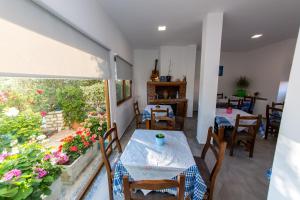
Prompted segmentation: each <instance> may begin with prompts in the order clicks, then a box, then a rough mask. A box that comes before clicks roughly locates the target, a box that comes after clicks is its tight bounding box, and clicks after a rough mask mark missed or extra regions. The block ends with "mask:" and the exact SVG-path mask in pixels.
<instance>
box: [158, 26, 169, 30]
mask: <svg viewBox="0 0 300 200" xmlns="http://www.w3.org/2000/svg"><path fill="white" fill-rule="evenodd" d="M165 30H167V27H166V26H158V31H165Z"/></svg>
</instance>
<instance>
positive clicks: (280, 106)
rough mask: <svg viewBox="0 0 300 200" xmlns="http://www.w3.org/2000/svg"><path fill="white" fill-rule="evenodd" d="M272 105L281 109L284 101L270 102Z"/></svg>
mask: <svg viewBox="0 0 300 200" xmlns="http://www.w3.org/2000/svg"><path fill="white" fill-rule="evenodd" d="M272 107H273V108H281V109H283V107H284V102H272Z"/></svg>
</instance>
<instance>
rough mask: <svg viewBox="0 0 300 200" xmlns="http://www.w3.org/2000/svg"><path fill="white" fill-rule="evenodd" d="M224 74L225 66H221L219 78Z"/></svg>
mask: <svg viewBox="0 0 300 200" xmlns="http://www.w3.org/2000/svg"><path fill="white" fill-rule="evenodd" d="M223 74H224V66H222V65H220V66H219V76H223Z"/></svg>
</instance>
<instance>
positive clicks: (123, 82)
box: [115, 80, 132, 106]
mask: <svg viewBox="0 0 300 200" xmlns="http://www.w3.org/2000/svg"><path fill="white" fill-rule="evenodd" d="M126 81H130V95H129V96H128V97H126V87H125V86H126ZM115 82H116V83H117V81H115ZM116 87H117V86H116ZM122 94H123V98H122V99H121V100H119V101H117V106H119V105H121V104H122V103H124V102H126V101H127V100H129V99H131V97H132V80H122ZM116 97H117V90H116Z"/></svg>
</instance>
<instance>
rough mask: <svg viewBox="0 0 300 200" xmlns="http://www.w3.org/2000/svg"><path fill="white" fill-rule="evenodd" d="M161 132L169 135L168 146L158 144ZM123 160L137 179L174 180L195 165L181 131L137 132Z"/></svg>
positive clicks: (139, 130) (167, 138)
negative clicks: (157, 136) (158, 135)
mask: <svg viewBox="0 0 300 200" xmlns="http://www.w3.org/2000/svg"><path fill="white" fill-rule="evenodd" d="M158 133H163V134H164V135H165V140H166V143H165V144H164V145H163V146H158V145H157V144H156V143H155V135H156V134H158ZM120 159H121V162H122V163H123V165H124V167H125V168H126V170H127V171H128V173H129V174H130V175H131V176H132V178H133V179H134V180H158V179H171V178H173V177H175V176H177V175H179V174H180V173H181V172H183V171H185V170H187V169H188V168H189V167H191V166H193V165H195V161H194V158H193V155H192V152H191V150H190V148H189V145H188V143H187V140H186V137H185V135H184V133H183V132H181V131H157V130H141V129H137V130H135V132H134V133H133V135H132V137H131V139H130V141H129V143H128V145H127V146H126V148H125V150H124V152H123V154H122V156H121V158H120Z"/></svg>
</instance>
